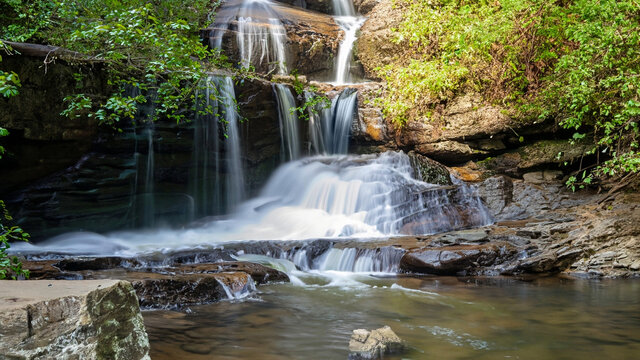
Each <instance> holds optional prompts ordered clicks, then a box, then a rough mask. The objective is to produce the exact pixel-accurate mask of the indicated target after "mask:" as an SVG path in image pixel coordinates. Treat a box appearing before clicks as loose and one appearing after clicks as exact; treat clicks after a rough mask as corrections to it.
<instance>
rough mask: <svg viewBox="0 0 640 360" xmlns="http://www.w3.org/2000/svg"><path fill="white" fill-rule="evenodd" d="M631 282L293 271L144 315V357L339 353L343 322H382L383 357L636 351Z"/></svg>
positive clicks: (343, 349)
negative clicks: (403, 348) (293, 279)
mask: <svg viewBox="0 0 640 360" xmlns="http://www.w3.org/2000/svg"><path fill="white" fill-rule="evenodd" d="M638 297H640V282H637V281H636V282H625V281H588V280H580V279H572V280H569V279H558V278H549V279H537V280H534V281H531V282H527V281H519V280H515V279H508V278H494V279H467V278H449V277H425V278H395V277H384V276H371V275H367V274H353V273H344V272H320V273H308V274H306V275H301V282H299V283H292V284H278V285H270V286H266V287H261V288H260V294H258V295H256V296H255V297H254V298H246V299H245V300H244V301H243V302H240V303H239V302H223V303H218V304H213V305H208V306H199V307H193V308H191V309H190V310H191V311H190V312H187V313H184V312H182V313H178V312H169V311H154V312H147V313H145V314H144V318H145V325H146V328H147V331H148V332H149V336H150V340H151V356H152V358H153V359H156V360H158V359H159V360H162V359H265V360H268V359H346V358H347V344H348V339H349V337H350V336H351V331H352V330H353V329H357V328H366V329H373V328H378V327H381V326H383V325H389V326H391V327H392V329H393V330H394V331H395V332H396V333H397V334H398V335H399V336H400V337H401V338H402V339H404V340H406V341H407V343H408V344H409V346H410V348H409V351H408V352H407V353H405V354H403V355H402V356H390V357H387V356H385V359H444V360H448V359H531V360H534V359H576V360H577V359H605V358H610V359H628V360H631V359H636V358H637V355H638V354H639V353H640V316H639V314H638V311H637V299H638Z"/></svg>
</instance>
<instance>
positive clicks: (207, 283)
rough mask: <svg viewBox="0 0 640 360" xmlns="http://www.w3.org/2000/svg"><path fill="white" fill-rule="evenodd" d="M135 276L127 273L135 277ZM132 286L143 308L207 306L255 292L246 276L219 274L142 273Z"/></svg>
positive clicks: (251, 282) (250, 280)
mask: <svg viewBox="0 0 640 360" xmlns="http://www.w3.org/2000/svg"><path fill="white" fill-rule="evenodd" d="M133 276H136V274H128V277H130V278H132V277H133ZM139 276H140V277H142V279H139V280H133V279H132V284H133V287H134V289H135V290H136V293H137V294H138V298H139V299H140V306H142V307H145V308H155V309H157V308H163V309H167V308H178V307H184V306H192V305H202V304H208V303H212V302H216V301H220V300H225V299H230V298H237V297H240V296H245V295H246V294H248V293H250V292H251V291H253V289H254V284H253V280H252V279H251V277H250V276H249V274H247V273H243V272H237V273H217V274H182V275H162V274H140V275H139Z"/></svg>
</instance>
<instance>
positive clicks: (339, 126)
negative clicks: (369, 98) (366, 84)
mask: <svg viewBox="0 0 640 360" xmlns="http://www.w3.org/2000/svg"><path fill="white" fill-rule="evenodd" d="M357 95H358V94H357V92H356V90H355V89H345V90H344V91H343V92H341V93H340V95H339V96H337V97H335V98H334V99H333V101H332V102H331V107H330V108H317V109H315V110H316V113H315V114H314V113H313V112H312V114H311V116H310V122H311V123H310V126H309V131H310V138H311V144H312V146H313V149H314V150H315V152H316V153H317V154H346V153H347V151H348V149H349V133H350V131H351V123H352V122H353V117H354V116H356V115H357V112H358V108H357V106H358V102H357V100H358V96H357ZM305 96H306V97H307V99H309V98H310V97H312V96H314V94H312V93H305Z"/></svg>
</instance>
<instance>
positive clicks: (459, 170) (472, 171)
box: [449, 161, 490, 182]
mask: <svg viewBox="0 0 640 360" xmlns="http://www.w3.org/2000/svg"><path fill="white" fill-rule="evenodd" d="M449 170H450V171H451V174H452V175H453V176H455V177H457V178H458V179H460V180H462V181H464V182H479V181H483V180H486V179H487V178H489V176H490V174H489V173H488V172H486V171H482V169H480V168H479V167H478V165H477V164H476V163H474V162H473V161H469V162H467V163H466V164H464V165H463V166H458V167H455V166H454V167H451V168H449Z"/></svg>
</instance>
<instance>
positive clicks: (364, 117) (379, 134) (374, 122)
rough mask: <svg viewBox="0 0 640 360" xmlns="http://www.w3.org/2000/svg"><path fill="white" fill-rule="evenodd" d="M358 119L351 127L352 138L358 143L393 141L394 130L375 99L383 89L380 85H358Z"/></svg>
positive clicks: (372, 83) (371, 83)
mask: <svg viewBox="0 0 640 360" xmlns="http://www.w3.org/2000/svg"><path fill="white" fill-rule="evenodd" d="M356 88H357V90H358V117H357V121H354V123H353V124H352V127H351V136H352V138H353V140H354V141H355V142H356V143H376V144H384V143H387V142H389V141H390V140H391V139H392V136H390V131H391V130H393V127H392V125H390V124H389V123H388V122H387V120H385V117H384V115H383V113H382V109H380V107H378V106H376V105H375V99H376V98H377V97H378V96H379V95H378V93H379V91H380V90H381V88H382V85H381V84H380V83H375V82H370V83H366V84H361V85H358V86H357V87H356Z"/></svg>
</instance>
